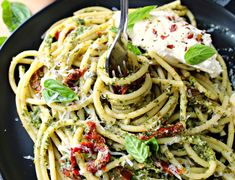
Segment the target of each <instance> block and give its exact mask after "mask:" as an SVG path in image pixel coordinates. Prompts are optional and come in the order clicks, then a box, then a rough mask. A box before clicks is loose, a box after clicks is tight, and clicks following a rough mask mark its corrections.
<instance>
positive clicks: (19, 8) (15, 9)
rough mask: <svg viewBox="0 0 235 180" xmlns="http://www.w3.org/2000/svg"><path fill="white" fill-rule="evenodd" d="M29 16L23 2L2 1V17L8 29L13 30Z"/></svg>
mask: <svg viewBox="0 0 235 180" xmlns="http://www.w3.org/2000/svg"><path fill="white" fill-rule="evenodd" d="M30 16H31V13H30V10H29V9H28V8H27V6H25V5H24V4H22V3H19V2H9V1H8V0H4V1H3V2H2V18H3V22H4V23H5V24H6V26H7V28H8V29H9V31H11V32H12V31H14V30H15V29H16V28H17V27H18V26H20V25H21V24H22V23H23V22H24V21H25V20H26V19H28V18H29V17H30Z"/></svg>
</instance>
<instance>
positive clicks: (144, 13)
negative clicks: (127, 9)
mask: <svg viewBox="0 0 235 180" xmlns="http://www.w3.org/2000/svg"><path fill="white" fill-rule="evenodd" d="M155 8H156V6H145V7H142V8H138V9H137V10H135V11H133V12H131V13H130V14H129V15H128V25H127V27H128V30H131V29H132V28H133V26H134V24H135V23H136V22H138V21H141V20H142V19H145V18H147V17H149V13H150V11H152V10H153V9H155Z"/></svg>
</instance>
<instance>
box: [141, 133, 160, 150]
mask: <svg viewBox="0 0 235 180" xmlns="http://www.w3.org/2000/svg"><path fill="white" fill-rule="evenodd" d="M144 143H145V144H148V145H149V146H150V149H151V151H153V152H155V153H156V152H157V151H158V149H159V146H158V143H157V140H156V138H155V137H153V138H151V139H149V140H148V141H145V142H144Z"/></svg>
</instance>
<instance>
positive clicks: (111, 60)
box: [105, 0, 128, 77]
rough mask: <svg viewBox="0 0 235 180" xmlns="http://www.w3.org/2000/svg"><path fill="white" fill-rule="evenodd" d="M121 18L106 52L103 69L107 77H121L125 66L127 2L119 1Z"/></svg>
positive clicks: (125, 0)
mask: <svg viewBox="0 0 235 180" xmlns="http://www.w3.org/2000/svg"><path fill="white" fill-rule="evenodd" d="M120 7H121V8H120V9H121V17H120V24H119V27H118V32H117V35H116V37H115V39H114V42H113V44H112V45H111V46H110V48H109V50H108V54H107V57H106V63H105V69H106V72H107V73H108V74H109V77H123V76H124V74H125V72H126V68H127V67H126V64H127V60H128V57H127V43H128V37H127V21H128V0H121V4H120Z"/></svg>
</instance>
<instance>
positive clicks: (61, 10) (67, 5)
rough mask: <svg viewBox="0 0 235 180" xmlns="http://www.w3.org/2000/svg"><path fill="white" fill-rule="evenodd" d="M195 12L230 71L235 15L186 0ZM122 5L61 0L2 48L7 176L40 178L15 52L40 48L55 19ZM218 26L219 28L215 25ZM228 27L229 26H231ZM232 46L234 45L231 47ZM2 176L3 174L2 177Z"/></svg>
mask: <svg viewBox="0 0 235 180" xmlns="http://www.w3.org/2000/svg"><path fill="white" fill-rule="evenodd" d="M167 2H169V1H166V0H158V1H156V0H145V1H143V0H130V7H139V6H144V5H152V4H158V5H161V4H163V3H167ZM182 2H183V4H185V5H187V6H188V7H189V8H190V9H191V10H192V12H193V13H194V14H195V16H196V19H197V21H198V22H199V27H201V28H207V29H208V28H209V29H210V31H212V37H213V40H214V45H215V46H216V48H219V49H220V50H219V51H220V52H221V53H222V54H223V55H224V56H225V58H226V57H230V60H228V59H227V58H226V63H227V64H228V65H229V72H230V71H233V69H234V66H235V61H234V56H235V50H234V49H235V16H234V15H232V14H231V13H229V12H228V11H226V10H225V9H223V8H222V7H220V6H218V5H216V4H213V3H211V1H209V0H208V1H206V0H197V1H192V0H182ZM94 5H96V6H97V5H98V6H106V7H108V8H112V7H118V6H119V5H118V1H117V0H94V1H88V0H69V1H68V0H60V1H57V2H55V3H54V4H52V5H50V6H49V7H47V8H46V9H44V10H43V11H41V12H39V13H38V14H36V15H35V16H33V17H32V18H31V19H30V20H28V21H27V22H26V23H24V24H23V25H22V26H21V27H20V28H19V29H17V30H16V31H15V32H14V33H13V34H12V36H11V37H10V38H9V39H8V41H7V42H6V43H5V44H4V45H3V47H2V49H1V51H0V61H1V64H0V72H1V74H0V117H1V120H0V171H1V173H2V176H3V178H4V179H7V180H16V179H17V180H33V179H36V176H35V170H34V164H33V161H32V160H28V159H25V158H24V156H28V155H31V156H33V143H32V141H31V140H30V138H29V136H28V135H27V133H26V132H25V130H24V128H23V127H22V124H21V122H20V121H19V119H18V116H17V112H16V107H15V96H14V94H13V92H12V90H11V88H10V86H9V83H8V68H9V64H10V61H11V59H12V57H13V56H15V55H16V54H18V53H19V52H21V51H23V50H27V49H38V47H39V45H40V43H41V41H42V40H41V38H40V37H41V35H42V34H43V33H44V32H45V31H46V30H47V29H48V28H49V27H50V25H51V24H52V23H54V22H55V21H57V20H59V19H62V18H64V17H67V16H70V15H72V12H74V11H75V10H77V9H81V8H84V7H87V6H94ZM213 26H215V28H213ZM227 28H228V29H227ZM229 48H231V49H229ZM231 73H232V74H234V73H233V72H231ZM0 179H1V178H0Z"/></svg>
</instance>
